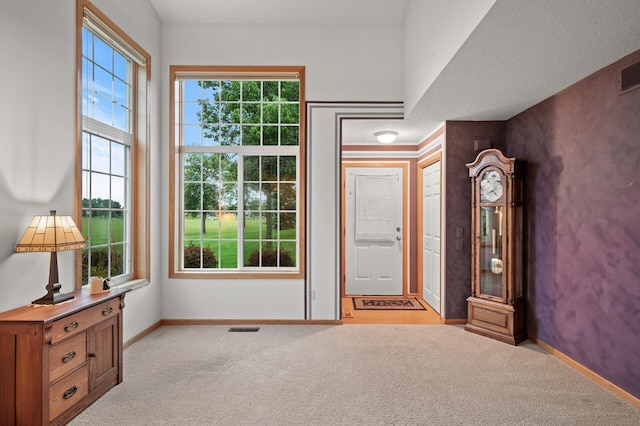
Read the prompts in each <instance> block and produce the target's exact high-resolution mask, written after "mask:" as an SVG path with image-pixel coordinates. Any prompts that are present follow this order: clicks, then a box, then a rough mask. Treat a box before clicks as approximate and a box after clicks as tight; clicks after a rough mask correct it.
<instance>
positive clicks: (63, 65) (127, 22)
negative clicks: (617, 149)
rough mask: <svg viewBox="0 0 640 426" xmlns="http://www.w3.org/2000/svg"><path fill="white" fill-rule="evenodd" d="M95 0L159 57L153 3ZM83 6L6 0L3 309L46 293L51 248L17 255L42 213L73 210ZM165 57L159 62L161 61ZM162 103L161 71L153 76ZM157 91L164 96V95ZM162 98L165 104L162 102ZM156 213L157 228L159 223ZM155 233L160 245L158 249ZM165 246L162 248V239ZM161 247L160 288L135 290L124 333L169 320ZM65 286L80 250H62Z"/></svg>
mask: <svg viewBox="0 0 640 426" xmlns="http://www.w3.org/2000/svg"><path fill="white" fill-rule="evenodd" d="M94 4H95V5H96V6H97V7H98V8H100V9H101V10H102V12H104V13H105V14H106V15H107V16H109V17H110V18H111V19H112V20H114V21H115V22H116V23H117V24H118V25H119V26H120V27H121V28H122V29H124V30H125V31H126V32H128V34H129V35H130V36H131V37H132V38H133V39H134V40H136V42H137V43H139V44H140V45H141V46H142V47H143V48H144V49H146V50H147V51H148V52H149V53H150V54H151V55H152V57H153V58H152V62H153V63H156V62H155V61H159V53H160V49H159V46H160V43H159V39H160V24H159V21H158V19H157V17H156V15H155V12H154V11H153V9H152V8H151V6H150V5H149V3H148V1H147V0H96V1H94ZM75 16H76V6H75V1H74V0H59V1H55V2H52V1H47V0H21V1H10V0H2V1H1V3H0V52H1V53H2V67H1V68H0V93H1V94H2V102H0V206H1V207H0V236H1V238H0V241H2V242H1V243H0V311H4V310H7V309H12V308H15V307H18V306H22V305H25V304H27V303H29V302H31V301H32V300H34V299H36V298H38V297H41V296H42V295H44V293H45V285H46V283H47V280H48V273H49V254H48V253H15V247H16V244H17V242H18V240H19V238H20V237H21V236H22V233H23V232H24V230H25V229H26V227H27V224H28V223H29V221H30V220H31V218H32V217H33V216H34V215H39V214H48V212H49V210H51V209H55V210H57V211H58V214H64V215H73V206H74V196H75V194H74V184H75V182H74V172H75V146H74V143H75V133H76V128H75V126H76V121H75V116H74V115H75V99H76V98H75V96H76V69H75V66H76V65H75V64H76V58H75V55H76V52H75V46H76V36H75V28H76V25H75ZM158 63H159V62H158ZM152 78H153V84H152V98H153V97H155V99H156V100H157V99H158V98H157V93H158V84H159V73H158V72H157V70H156V73H154V75H153V77H152ZM154 95H155V96H154ZM156 104H157V102H156ZM158 111H159V108H158V107H157V106H155V107H153V108H152V111H151V121H152V128H151V132H152V163H151V173H152V190H151V199H152V200H151V204H152V211H157V210H158V206H159V186H158V176H159V172H160V170H159V167H158V162H159V159H160V157H159V152H158V149H157V145H158V134H159V131H158V129H159V120H158V119H157V117H158ZM158 225H159V222H158V218H157V216H156V217H152V223H151V227H152V229H159V226H158ZM157 234H158V232H152V242H151V246H152V247H155V246H158V242H157V241H156V239H157ZM154 243H155V244H154ZM158 252H159V250H154V254H153V258H152V285H150V286H147V287H145V288H143V289H140V290H136V291H133V292H130V293H128V295H127V297H126V304H127V308H126V309H125V315H124V318H125V324H124V338H125V340H127V339H129V338H131V337H132V336H134V335H135V334H137V333H139V332H140V331H142V330H144V329H145V328H147V327H149V326H150V325H152V324H153V323H154V322H156V321H158V320H159V319H160V314H159V313H160V311H159V294H160V293H159V286H158V284H157V283H156V282H154V281H155V278H157V276H158V273H157V272H156V271H157V269H158V261H159V253H158ZM58 262H59V276H60V281H61V284H62V291H63V292H68V291H72V290H73V289H74V256H73V253H72V252H62V253H59V255H58Z"/></svg>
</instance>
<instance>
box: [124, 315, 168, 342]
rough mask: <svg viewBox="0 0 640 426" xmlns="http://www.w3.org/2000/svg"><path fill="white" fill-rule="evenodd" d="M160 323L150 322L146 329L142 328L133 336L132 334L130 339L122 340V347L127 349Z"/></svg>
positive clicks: (160, 322) (160, 323)
mask: <svg viewBox="0 0 640 426" xmlns="http://www.w3.org/2000/svg"><path fill="white" fill-rule="evenodd" d="M161 325H162V321H158V322H156V323H154V324H152V325H151V326H150V327H147V328H146V329H144V330H143V331H141V332H140V333H138V334H136V335H135V336H133V337H132V338H131V339H129V340H127V341H126V342H124V345H123V348H124V349H127V348H128V347H129V346H131V345H133V344H134V343H136V342H137V341H138V340H140V339H142V338H143V337H144V336H146V335H147V334H149V333H151V332H152V331H153V330H155V329H156V328H158V327H160V326H161Z"/></svg>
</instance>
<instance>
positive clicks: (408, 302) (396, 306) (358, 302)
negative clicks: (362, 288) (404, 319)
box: [353, 297, 426, 311]
mask: <svg viewBox="0 0 640 426" xmlns="http://www.w3.org/2000/svg"><path fill="white" fill-rule="evenodd" d="M353 307H354V308H355V309H377V310H398V311H400V310H407V311H412V310H425V311H426V308H425V307H424V306H422V305H421V304H420V302H418V299H416V298H415V297H412V298H410V299H405V298H389V297H354V298H353Z"/></svg>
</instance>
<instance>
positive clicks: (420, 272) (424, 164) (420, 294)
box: [416, 152, 444, 316]
mask: <svg viewBox="0 0 640 426" xmlns="http://www.w3.org/2000/svg"><path fill="white" fill-rule="evenodd" d="M437 162H440V194H442V152H438V153H436V154H435V155H432V156H431V157H428V158H427V159H425V160H423V161H420V162H419V163H418V173H417V175H418V200H420V201H419V202H418V221H417V222H418V247H419V248H420V249H419V250H418V262H416V263H417V264H418V265H417V266H418V274H417V275H418V297H419V298H420V299H422V300H424V298H423V291H422V288H423V285H422V283H423V279H424V275H423V274H424V271H423V270H422V260H423V259H422V256H423V253H422V247H423V246H424V238H423V229H422V215H423V211H422V197H423V195H424V194H423V192H422V184H423V180H422V173H423V170H424V169H425V168H427V167H429V166H430V165H432V164H435V163H437ZM439 207H440V215H439V216H440V256H442V241H443V240H444V236H443V235H442V196H441V197H440V206H439ZM439 281H440V306H438V308H439V309H440V315H441V316H442V261H440V279H439Z"/></svg>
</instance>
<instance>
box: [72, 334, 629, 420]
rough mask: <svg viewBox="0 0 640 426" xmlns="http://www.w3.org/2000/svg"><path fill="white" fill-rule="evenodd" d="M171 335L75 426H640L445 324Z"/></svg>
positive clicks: (535, 365)
mask: <svg viewBox="0 0 640 426" xmlns="http://www.w3.org/2000/svg"><path fill="white" fill-rule="evenodd" d="M229 328H230V326H205V325H194V326H163V327H160V328H159V329H157V330H155V331H154V332H153V333H151V334H150V335H148V336H146V337H145V338H143V339H142V340H140V341H139V342H137V343H135V344H134V345H132V346H131V347H130V348H128V349H127V350H126V351H125V353H124V363H125V364H124V382H123V383H122V384H120V385H118V386H116V387H115V388H114V389H112V390H111V391H109V392H108V393H107V394H106V395H105V396H103V397H102V398H101V399H100V400H98V401H97V402H96V403H95V404H93V405H92V406H91V407H89V408H88V409H87V410H85V411H84V412H83V413H81V414H80V415H79V416H78V417H76V419H74V421H73V422H71V423H70V424H71V425H85V424H86V425H351V426H353V425H609V426H611V425H634V426H636V425H639V424H640V410H638V409H637V408H635V407H634V406H633V405H631V404H629V403H627V402H625V401H624V400H622V399H620V398H618V397H617V396H615V395H613V394H611V393H610V392H608V391H607V390H605V389H603V388H602V387H600V386H599V385H597V384H596V383H594V382H593V381H591V380H590V379H588V378H586V377H584V376H583V375H581V374H580V373H578V372H576V371H575V370H573V369H571V368H570V367H568V366H566V365H565V364H563V363H562V362H561V361H559V360H558V359H556V358H555V357H553V356H552V355H549V354H548V353H547V352H545V351H544V350H543V349H541V348H540V347H539V346H537V345H534V344H532V343H530V342H529V341H526V342H524V343H522V344H520V345H519V346H516V347H513V346H510V345H507V344H504V343H501V342H497V341H494V340H491V339H488V338H485V337H482V336H478V335H475V334H472V333H469V332H466V331H464V329H463V328H462V327H459V326H445V325H343V326H316V325H301V326H293V325H266V326H261V329H260V331H258V332H256V333H230V332H228V331H227V330H228V329H229Z"/></svg>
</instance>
